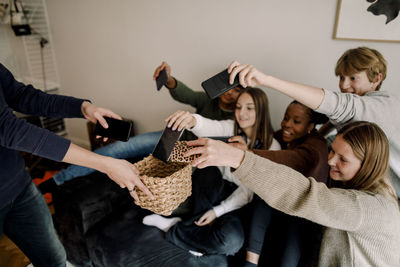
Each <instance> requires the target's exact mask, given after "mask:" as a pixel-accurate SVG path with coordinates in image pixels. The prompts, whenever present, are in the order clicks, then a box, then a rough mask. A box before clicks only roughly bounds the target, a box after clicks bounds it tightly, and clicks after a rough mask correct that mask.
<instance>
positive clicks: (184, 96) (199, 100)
mask: <svg viewBox="0 0 400 267" xmlns="http://www.w3.org/2000/svg"><path fill="white" fill-rule="evenodd" d="M176 83H177V85H176V87H175V88H174V89H170V90H169V93H170V94H171V96H172V98H173V99H175V100H176V101H178V102H181V103H183V104H188V105H191V106H192V107H194V108H196V109H198V108H200V107H203V106H205V105H206V104H207V103H208V102H210V99H209V98H208V96H207V95H206V93H204V92H199V91H193V90H192V89H190V88H189V87H187V86H186V85H185V84H184V83H182V82H180V81H178V80H176Z"/></svg>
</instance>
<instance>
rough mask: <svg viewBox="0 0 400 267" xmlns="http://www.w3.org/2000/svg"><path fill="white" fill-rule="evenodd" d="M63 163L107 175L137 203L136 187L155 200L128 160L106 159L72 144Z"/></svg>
mask: <svg viewBox="0 0 400 267" xmlns="http://www.w3.org/2000/svg"><path fill="white" fill-rule="evenodd" d="M62 161H63V162H67V163H71V164H76V165H81V166H85V167H88V168H92V169H96V170H98V171H101V172H103V173H105V174H107V175H108V177H110V179H111V180H113V181H114V182H116V183H117V184H118V185H119V186H120V187H121V188H127V189H128V190H129V192H130V194H131V196H132V197H133V198H134V199H135V200H136V201H139V198H138V196H137V194H136V192H135V191H133V188H134V187H135V186H137V187H138V188H139V189H140V190H141V191H143V192H144V193H145V194H146V195H148V196H149V197H150V198H154V197H153V195H152V194H151V192H150V191H149V189H147V187H146V186H145V185H144V184H143V183H142V182H141V181H140V179H139V177H138V175H139V171H138V170H137V169H136V167H135V166H134V165H133V164H131V163H129V162H128V161H126V160H121V159H114V158H111V157H105V156H102V155H99V154H96V153H93V152H91V151H89V150H86V149H84V148H81V147H79V146H77V145H75V144H72V143H71V145H70V146H69V148H68V150H67V153H66V154H65V156H64V158H63V160H62Z"/></svg>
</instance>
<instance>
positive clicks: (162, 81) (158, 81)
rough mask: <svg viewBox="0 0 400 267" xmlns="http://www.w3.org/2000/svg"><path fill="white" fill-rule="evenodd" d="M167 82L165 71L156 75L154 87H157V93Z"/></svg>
mask: <svg viewBox="0 0 400 267" xmlns="http://www.w3.org/2000/svg"><path fill="white" fill-rule="evenodd" d="M167 81H168V74H167V71H166V69H165V68H164V69H162V71H160V73H159V74H158V77H157V78H156V85H157V91H160V90H161V87H163V85H164V84H165V83H166V82H167Z"/></svg>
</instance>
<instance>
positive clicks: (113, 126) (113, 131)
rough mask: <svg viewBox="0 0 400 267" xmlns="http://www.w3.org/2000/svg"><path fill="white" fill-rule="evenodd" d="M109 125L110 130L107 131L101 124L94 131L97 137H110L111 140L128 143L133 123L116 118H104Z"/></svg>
mask: <svg viewBox="0 0 400 267" xmlns="http://www.w3.org/2000/svg"><path fill="white" fill-rule="evenodd" d="M104 119H105V120H106V121H107V123H108V128H107V129H105V128H104V127H103V126H101V124H100V123H99V122H97V124H96V128H95V129H94V134H95V135H100V136H103V137H109V138H111V139H115V140H120V141H125V142H126V141H128V139H129V136H130V134H131V130H132V123H130V122H128V121H123V120H117V119H114V118H109V117H104Z"/></svg>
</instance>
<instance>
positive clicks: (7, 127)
mask: <svg viewBox="0 0 400 267" xmlns="http://www.w3.org/2000/svg"><path fill="white" fill-rule="evenodd" d="M70 143H71V142H70V141H69V140H67V139H65V138H63V137H61V136H58V135H56V134H54V133H52V132H50V131H48V130H45V129H42V128H39V127H37V126H34V125H32V124H30V123H27V122H26V121H25V120H23V119H19V118H17V117H16V116H15V115H14V113H13V112H12V110H11V109H10V108H9V107H7V106H5V105H3V104H2V105H1V108H0V146H3V147H6V148H9V149H13V150H19V151H25V152H29V153H32V154H35V155H38V156H41V157H44V158H48V159H51V160H56V161H61V160H62V159H63V158H64V156H65V154H66V152H67V150H68V148H69V146H70Z"/></svg>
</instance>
